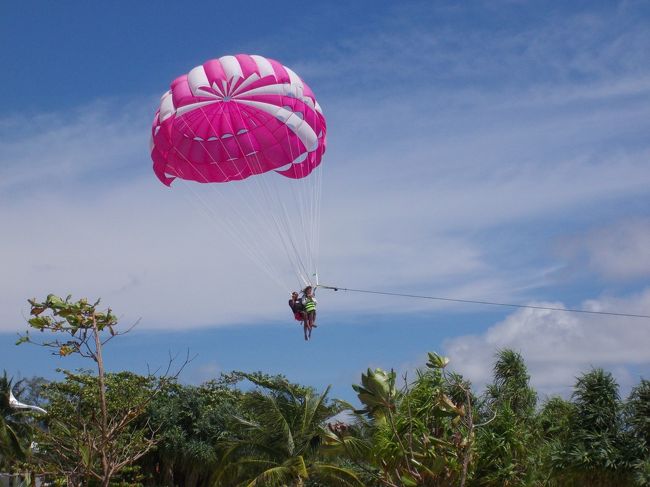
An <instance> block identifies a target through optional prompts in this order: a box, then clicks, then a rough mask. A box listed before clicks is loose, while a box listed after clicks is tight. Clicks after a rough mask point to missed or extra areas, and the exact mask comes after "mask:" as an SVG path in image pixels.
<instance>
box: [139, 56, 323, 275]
mask: <svg viewBox="0 0 650 487" xmlns="http://www.w3.org/2000/svg"><path fill="white" fill-rule="evenodd" d="M325 145H326V124H325V117H324V116H323V112H322V110H321V107H320V106H319V104H318V102H317V101H316V98H315V96H314V93H313V92H312V90H311V89H310V88H309V86H307V84H306V83H305V82H304V81H303V80H302V79H301V78H300V77H299V76H298V75H297V74H296V73H294V72H293V71H292V70H291V69H289V68H287V67H286V66H283V65H282V64H280V63H279V62H277V61H274V60H273V59H268V58H265V57H262V56H256V55H247V54H238V55H235V56H223V57H220V58H219V59H212V60H210V61H207V62H205V63H203V64H202V65H200V66H197V67H195V68H193V69H192V70H190V71H189V73H187V74H184V75H182V76H180V77H178V78H176V79H175V80H174V81H173V82H172V83H171V89H170V90H169V91H167V92H166V93H164V94H163V96H162V98H161V101H160V107H159V108H158V110H157V112H156V114H155V116H154V120H153V125H152V128H151V158H152V160H153V169H154V172H155V174H156V176H157V177H158V178H159V179H160V181H162V182H163V183H164V184H166V185H167V186H169V185H171V183H172V181H174V179H176V178H179V179H181V180H183V182H184V183H185V184H184V186H189V189H190V190H191V192H192V194H193V195H194V196H196V197H197V200H198V201H199V202H200V206H201V207H202V208H204V209H207V212H208V214H209V216H211V217H213V218H215V220H217V222H218V224H219V231H218V234H219V236H220V235H221V234H222V233H230V234H231V237H234V239H235V241H236V243H237V244H238V248H239V249H241V250H242V251H243V252H245V253H248V255H249V257H251V259H252V260H253V261H254V262H256V263H257V264H258V265H259V266H260V267H261V268H262V269H263V270H265V271H266V272H267V274H268V275H269V276H271V277H272V278H273V279H274V280H275V281H276V282H279V283H281V284H282V285H283V286H284V287H287V288H288V287H289V286H287V285H286V282H287V281H286V280H285V279H284V274H287V273H285V272H284V271H285V270H287V268H290V269H291V270H292V271H293V272H294V274H295V276H296V277H297V278H298V280H299V282H300V284H301V285H303V284H314V283H317V277H316V278H314V276H317V275H318V270H317V254H318V240H319V220H320V196H321V172H322V171H321V166H320V163H321V159H322V157H323V153H324V152H325ZM278 174H279V175H281V176H284V177H278ZM195 183H208V184H198V185H197V184H195ZM210 183H226V184H210ZM174 186H176V185H174ZM209 190H210V191H209ZM215 195H216V196H215ZM211 196H214V197H217V198H220V199H219V201H218V202H214V203H208V204H206V202H207V201H208V200H209V198H210V197H211ZM282 252H283V253H284V254H285V255H286V259H280V258H279V257H281V256H280V254H281V253H282ZM281 260H284V262H285V263H286V262H287V261H288V262H289V263H290V264H291V265H290V266H284V268H282V267H283V266H279V265H278V263H279V262H280V261H281ZM291 287H293V286H291Z"/></svg>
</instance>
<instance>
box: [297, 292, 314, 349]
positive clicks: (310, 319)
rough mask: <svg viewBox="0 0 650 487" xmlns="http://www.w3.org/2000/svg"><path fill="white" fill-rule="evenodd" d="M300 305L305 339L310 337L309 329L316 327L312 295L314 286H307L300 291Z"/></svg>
mask: <svg viewBox="0 0 650 487" xmlns="http://www.w3.org/2000/svg"><path fill="white" fill-rule="evenodd" d="M300 302H301V303H302V307H303V309H304V314H305V321H304V330H305V340H309V339H311V331H312V329H313V328H317V325H316V304H317V301H316V297H315V296H314V288H313V287H312V286H307V287H306V288H305V289H304V290H303V291H302V298H301V300H300Z"/></svg>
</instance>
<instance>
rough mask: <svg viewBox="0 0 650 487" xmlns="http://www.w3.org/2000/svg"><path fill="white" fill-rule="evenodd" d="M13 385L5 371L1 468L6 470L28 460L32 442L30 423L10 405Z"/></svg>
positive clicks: (0, 395) (0, 388)
mask: <svg viewBox="0 0 650 487" xmlns="http://www.w3.org/2000/svg"><path fill="white" fill-rule="evenodd" d="M11 387H12V380H11V379H9V378H8V377H7V372H6V371H5V372H4V374H3V376H2V377H0V469H2V470H5V471H11V470H12V469H13V467H14V466H16V464H18V463H20V462H24V461H26V460H27V458H28V455H29V444H30V443H31V441H30V438H31V435H30V425H29V424H28V423H27V422H25V421H23V420H22V419H21V416H22V415H23V414H22V413H20V412H16V411H15V410H14V409H12V408H11V406H10V405H9V396H10V393H11Z"/></svg>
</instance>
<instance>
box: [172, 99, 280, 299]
mask: <svg viewBox="0 0 650 487" xmlns="http://www.w3.org/2000/svg"><path fill="white" fill-rule="evenodd" d="M201 112H203V110H202V109H201ZM203 115H204V117H205V118H206V119H207V120H208V122H209V123H210V124H211V122H210V120H209V119H208V117H207V116H206V115H205V113H203ZM183 121H184V123H185V127H186V128H187V129H189V131H190V132H191V133H192V135H193V136H194V137H196V132H194V130H193V129H192V127H191V126H190V125H189V124H188V123H187V122H185V120H183ZM211 126H212V125H211ZM220 142H221V144H222V147H223V148H224V150H226V148H225V145H224V144H223V141H220ZM200 146H201V148H202V149H203V150H204V151H205V152H206V153H207V154H208V155H209V156H210V159H212V161H213V162H214V163H215V164H214V166H215V167H216V168H217V169H218V170H219V171H220V172H221V174H222V175H224V177H225V173H224V172H223V170H222V169H221V167H220V166H219V165H218V164H216V161H214V159H213V158H212V156H211V155H210V152H209V151H208V149H207V148H206V147H205V145H204V144H203V142H201V144H200ZM175 150H176V149H175ZM176 153H177V154H179V156H181V157H182V158H183V159H184V160H185V161H186V162H187V163H188V164H189V165H190V166H191V167H194V168H196V164H194V163H192V162H191V161H190V160H188V159H187V157H185V156H184V155H183V154H182V153H181V152H180V151H178V150H176ZM196 172H197V173H198V174H201V175H202V173H201V171H198V170H197V171H196ZM202 176H203V175H202ZM180 179H182V180H183V182H184V183H185V187H187V188H189V189H190V191H191V192H192V193H193V194H194V196H195V198H197V200H199V201H201V203H202V207H203V209H204V210H205V211H206V212H207V214H208V216H210V217H212V218H213V220H214V221H215V222H216V223H220V221H219V217H221V219H222V221H223V220H225V222H226V225H224V227H225V228H226V229H227V230H226V231H227V232H228V233H229V235H230V237H231V238H233V241H235V242H236V243H238V244H239V245H240V246H241V247H242V248H243V249H244V250H245V252H246V253H247V254H248V257H249V258H250V259H251V260H252V261H253V262H254V263H255V264H256V265H258V266H259V267H260V268H261V269H262V270H263V271H264V272H265V273H266V274H267V275H268V276H269V277H270V278H271V279H272V280H273V281H274V282H276V283H277V284H279V285H280V286H281V287H283V288H285V289H287V286H286V283H284V282H283V281H281V280H280V279H279V277H278V276H280V275H281V274H280V273H279V272H278V270H277V268H275V267H274V266H273V265H272V263H271V261H270V260H269V259H268V258H265V254H264V252H263V251H262V250H261V248H260V247H259V245H258V246H254V245H252V244H251V243H255V242H258V241H259V235H255V234H254V232H253V230H252V227H251V226H250V225H247V219H246V218H244V216H243V215H242V214H241V213H240V211H239V210H238V208H237V206H236V205H234V204H233V203H232V202H231V201H230V200H229V198H227V197H226V196H225V194H223V192H222V191H220V190H219V189H217V188H216V187H215V186H216V185H214V184H206V186H208V188H209V189H210V190H211V191H212V193H213V194H215V195H217V198H218V199H220V200H221V203H222V205H223V206H225V207H226V208H228V210H229V211H226V212H223V211H222V212H220V213H219V215H217V213H216V212H215V211H214V210H213V209H212V207H211V205H209V204H207V203H206V202H205V201H203V200H202V199H201V198H200V197H199V195H198V193H197V192H196V191H194V190H193V189H192V188H191V183H187V182H186V181H185V179H184V178H182V177H181V178H180ZM203 180H204V182H205V183H208V180H207V179H206V178H205V176H203ZM243 202H244V204H245V205H246V206H248V207H249V212H252V211H253V209H252V208H251V207H250V205H249V203H248V201H247V200H246V198H243ZM233 215H235V216H236V217H235V218H233Z"/></svg>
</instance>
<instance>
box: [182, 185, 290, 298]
mask: <svg viewBox="0 0 650 487" xmlns="http://www.w3.org/2000/svg"><path fill="white" fill-rule="evenodd" d="M181 179H182V178H181ZM182 181H183V185H184V186H185V187H186V188H187V189H188V190H189V191H190V192H191V193H192V194H193V195H194V197H195V198H196V200H197V201H199V203H200V205H199V208H201V209H202V210H204V211H205V212H206V214H207V215H208V216H209V217H210V218H212V220H213V221H214V222H215V223H220V220H219V216H218V215H217V214H216V212H215V211H214V210H213V209H212V207H211V206H210V205H208V204H207V203H206V202H205V201H204V199H203V198H201V196H200V195H199V194H198V193H197V192H196V191H194V190H193V189H192V188H191V186H190V184H189V183H188V182H187V181H186V180H185V179H182ZM183 196H184V198H185V200H186V201H188V202H189V203H190V204H192V205H193V206H197V205H196V203H195V202H194V201H192V200H191V199H190V198H187V197H186V196H185V195H183ZM226 227H228V225H226ZM227 231H228V233H229V236H230V237H231V238H232V239H233V241H235V242H237V243H239V244H240V245H241V247H242V248H243V249H244V250H245V252H246V253H247V255H248V257H249V258H250V259H251V260H252V261H253V262H254V263H255V264H256V265H258V266H259V267H260V268H261V269H262V270H263V271H264V273H266V275H267V276H269V277H270V278H271V279H272V280H273V281H275V283H276V284H278V285H279V286H281V287H286V285H285V283H284V282H282V281H281V280H280V279H279V278H278V273H277V272H274V270H273V269H272V268H271V267H270V266H269V265H268V263H267V262H266V261H265V260H264V259H263V258H262V257H261V256H260V255H259V252H257V251H256V249H254V248H252V247H251V246H250V245H248V244H247V242H246V239H244V238H242V237H241V236H239V235H238V234H237V233H236V232H235V231H233V230H232V229H231V228H228V230H227Z"/></svg>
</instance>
